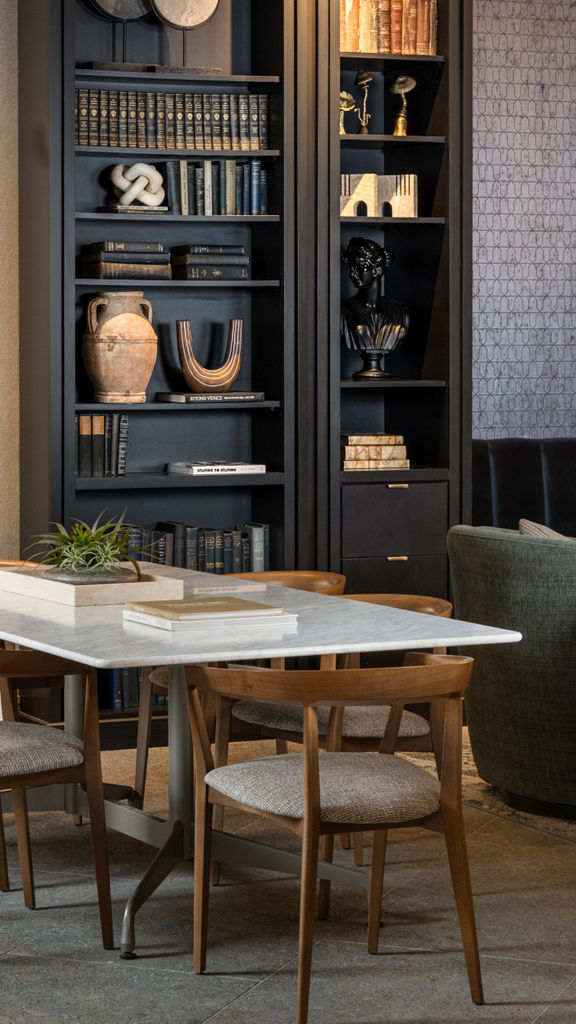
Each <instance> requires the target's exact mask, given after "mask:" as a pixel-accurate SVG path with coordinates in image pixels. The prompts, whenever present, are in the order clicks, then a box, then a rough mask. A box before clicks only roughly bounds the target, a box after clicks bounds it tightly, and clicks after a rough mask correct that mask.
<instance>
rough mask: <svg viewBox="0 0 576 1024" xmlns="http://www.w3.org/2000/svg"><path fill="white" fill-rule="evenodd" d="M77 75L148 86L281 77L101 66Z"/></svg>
mask: <svg viewBox="0 0 576 1024" xmlns="http://www.w3.org/2000/svg"><path fill="white" fill-rule="evenodd" d="M75 76H76V78H77V79H78V80H86V81H92V80H93V81H95V82H99V83H100V84H103V83H104V82H107V81H110V82H131V81H133V82H142V81H145V82H146V84H147V86H150V85H154V84H155V83H158V84H162V85H168V84H169V83H170V84H174V85H202V84H203V83H206V84H210V85H212V84H214V85H238V86H240V85H246V86H250V85H280V82H281V79H280V76H279V75H225V74H201V73H197V72H194V71H193V70H192V69H190V72H189V73H188V72H186V71H185V70H184V69H182V71H172V72H170V71H146V70H145V68H144V67H143V68H142V70H141V71H115V70H113V69H108V68H106V69H99V68H79V67H77V68H76V70H75Z"/></svg>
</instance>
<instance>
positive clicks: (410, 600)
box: [345, 594, 452, 619]
mask: <svg viewBox="0 0 576 1024" xmlns="http://www.w3.org/2000/svg"><path fill="white" fill-rule="evenodd" d="M345 597H346V598H347V599H348V600H349V601H366V603H367V604H382V605H386V606H387V607H388V608H402V609H404V610H405V611H407V612H421V613H422V614H424V615H439V616H440V617H441V618H443V619H449V618H450V616H451V615H452V605H451V603H450V601H445V600H444V598H442V597H428V596H425V595H423V594H345Z"/></svg>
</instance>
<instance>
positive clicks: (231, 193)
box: [222, 160, 243, 251]
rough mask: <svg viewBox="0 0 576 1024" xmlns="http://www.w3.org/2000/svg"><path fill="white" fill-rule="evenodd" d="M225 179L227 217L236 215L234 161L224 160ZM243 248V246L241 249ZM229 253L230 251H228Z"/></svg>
mask: <svg viewBox="0 0 576 1024" xmlns="http://www.w3.org/2000/svg"><path fill="white" fill-rule="evenodd" d="M225 174H226V179H225V184H224V209H223V210H222V213H225V214H226V216H228V217H234V216H235V215H236V161H235V160H226V170H225ZM241 248H243V246H242V247H241ZM229 251H230V250H229Z"/></svg>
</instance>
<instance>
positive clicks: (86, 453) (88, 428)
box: [78, 414, 92, 477]
mask: <svg viewBox="0 0 576 1024" xmlns="http://www.w3.org/2000/svg"><path fill="white" fill-rule="evenodd" d="M78 476H81V477H86V476H92V417H91V416H84V415H82V414H80V415H79V416H78Z"/></svg>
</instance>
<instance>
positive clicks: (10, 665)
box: [0, 650, 114, 949]
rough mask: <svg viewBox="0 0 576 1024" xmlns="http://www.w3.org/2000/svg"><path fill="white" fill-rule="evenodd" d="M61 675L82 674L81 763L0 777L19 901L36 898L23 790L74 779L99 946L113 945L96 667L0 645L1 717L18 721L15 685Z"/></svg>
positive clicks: (1, 883)
mask: <svg viewBox="0 0 576 1024" xmlns="http://www.w3.org/2000/svg"><path fill="white" fill-rule="evenodd" d="M64 675H82V676H84V678H85V704H84V759H83V762H82V764H80V765H78V766H75V767H72V768H59V769H55V770H53V771H46V772H32V773H30V774H28V775H14V776H0V790H11V793H12V801H13V806H14V817H15V824H16V838H17V844H18V856H19V860H20V872H21V876H22V888H23V891H24V902H25V904H26V906H27V907H28V908H29V909H34V908H35V906H36V900H35V892H34V874H33V869H32V856H31V850H30V827H29V819H28V808H27V800H26V790H27V789H28V788H31V787H37V786H50V785H54V784H59V783H71V782H74V783H80V785H82V786H83V787H84V788H85V790H86V795H87V798H88V806H89V813H90V826H91V833H92V847H93V851H94V867H95V873H96V885H97V890H98V907H99V911H100V927H101V931H102V943H103V946H104V949H113V948H114V937H113V928H112V904H111V897H110V867H109V859H108V840H107V837H106V818H105V810H104V793H103V788H102V769H101V761H100V733H99V721H98V680H97V675H96V671H95V670H92V669H86V667H85V666H83V665H78V664H76V663H75V662H72V661H66V660H64V659H63V658H58V657H55V656H54V655H50V654H44V653H40V652H37V651H27V650H26V651H22V650H0V696H1V698H2V710H3V715H4V719H5V720H6V721H12V722H15V721H18V718H19V716H18V712H17V704H16V690H17V689H18V688H19V687H22V686H23V685H26V686H30V685H31V682H32V680H33V685H34V687H40V686H54V685H61V684H62V683H61V680H62V677H63V676H64ZM22 728H23V729H25V728H27V726H26V724H25V723H22ZM46 728H50V726H46ZM0 889H2V890H3V891H5V892H6V891H8V889H9V880H8V867H7V862H6V847H5V842H4V828H3V822H2V813H1V805H0Z"/></svg>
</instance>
